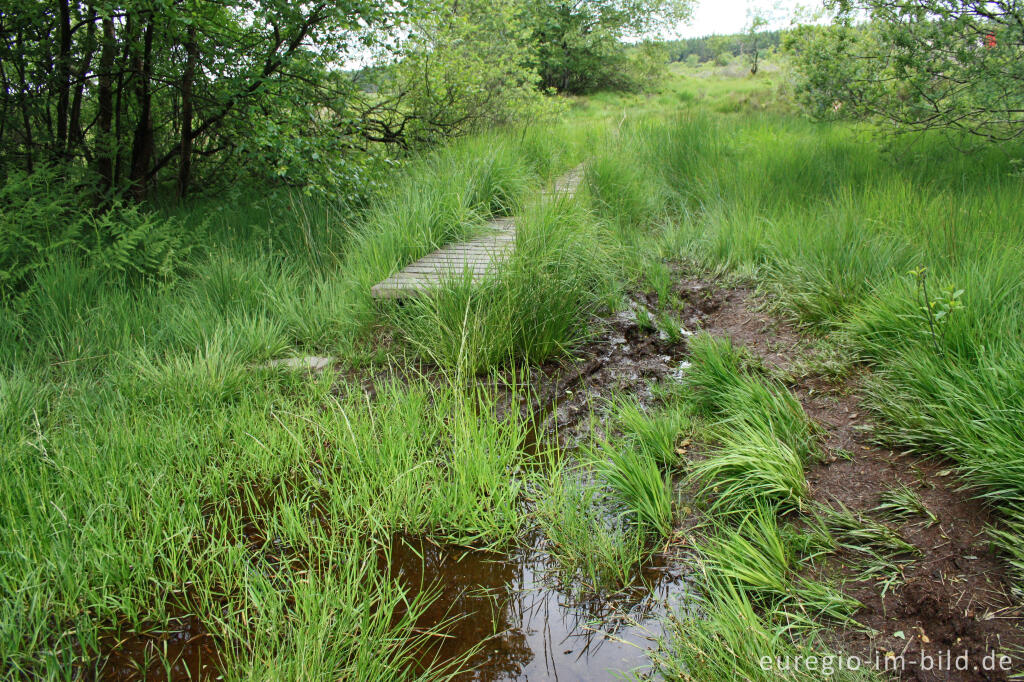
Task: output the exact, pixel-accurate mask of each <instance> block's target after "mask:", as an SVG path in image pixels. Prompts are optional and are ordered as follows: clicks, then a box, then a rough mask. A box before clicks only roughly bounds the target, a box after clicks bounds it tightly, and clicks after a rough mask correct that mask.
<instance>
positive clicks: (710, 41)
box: [665, 31, 783, 62]
mask: <svg viewBox="0 0 1024 682" xmlns="http://www.w3.org/2000/svg"><path fill="white" fill-rule="evenodd" d="M782 33H783V32H782V31H760V32H758V33H757V34H756V37H757V47H758V49H759V50H767V49H769V48H775V49H778V47H779V45H780V44H781V42H782ZM752 41H753V37H752V36H751V35H750V34H749V33H734V34H732V35H725V36H704V37H702V38H685V39H682V40H669V41H666V42H665V48H666V49H667V50H668V58H669V61H670V62H685V61H687V58H689V56H690V55H697V61H698V62H707V61H711V60H714V59H715V58H716V57H720V56H721V55H725V54H730V55H732V56H733V57H738V56H739V55H741V54H747V53H748V52H750V46H751V44H752ZM691 61H692V60H691Z"/></svg>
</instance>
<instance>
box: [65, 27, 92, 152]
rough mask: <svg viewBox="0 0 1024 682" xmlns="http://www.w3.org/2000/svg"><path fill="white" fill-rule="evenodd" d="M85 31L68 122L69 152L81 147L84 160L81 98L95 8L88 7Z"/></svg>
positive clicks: (83, 93) (89, 58)
mask: <svg viewBox="0 0 1024 682" xmlns="http://www.w3.org/2000/svg"><path fill="white" fill-rule="evenodd" d="M88 26H89V27H88V29H87V30H86V33H85V50H84V54H83V55H82V61H81V63H80V64H79V65H78V70H77V71H76V73H75V79H76V80H77V83H76V85H75V96H74V98H72V100H71V113H70V120H69V122H68V139H69V142H70V144H69V147H70V148H69V152H71V153H74V151H73V150H74V149H75V148H78V147H82V150H81V151H82V152H83V153H84V155H85V158H86V161H90V156H91V155H90V154H89V150H88V148H86V147H85V145H84V142H85V133H84V132H83V131H82V98H83V97H84V95H85V76H86V74H87V73H89V65H90V64H92V55H93V53H94V52H95V51H96V8H95V7H90V8H89V24H88Z"/></svg>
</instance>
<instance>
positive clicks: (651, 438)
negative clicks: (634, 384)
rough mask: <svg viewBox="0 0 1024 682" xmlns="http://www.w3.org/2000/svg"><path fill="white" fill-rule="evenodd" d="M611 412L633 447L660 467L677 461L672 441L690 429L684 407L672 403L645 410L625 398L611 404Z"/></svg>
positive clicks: (668, 465) (675, 442) (674, 442)
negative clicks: (670, 405) (668, 405)
mask: <svg viewBox="0 0 1024 682" xmlns="http://www.w3.org/2000/svg"><path fill="white" fill-rule="evenodd" d="M611 413H612V418H613V420H614V422H615V424H616V426H618V428H619V429H621V430H622V433H623V436H624V437H625V438H626V440H627V442H628V443H630V444H631V445H632V446H633V447H636V448H638V449H639V450H640V451H641V452H643V453H644V454H645V455H647V456H649V457H651V458H653V459H654V460H655V461H657V462H658V463H659V464H660V465H661V466H666V467H670V466H673V465H674V464H675V463H676V462H678V461H679V455H678V453H677V452H676V444H677V443H678V442H679V441H680V440H681V439H682V438H683V437H684V436H685V434H687V433H688V432H689V431H690V429H691V423H690V418H689V416H688V414H687V412H686V410H685V409H683V408H680V407H675V406H672V407H663V408H660V409H651V410H645V409H644V408H643V407H642V406H641V405H640V403H639V401H637V400H636V399H635V398H626V399H623V400H620V401H617V402H615V403H613V405H612V410H611Z"/></svg>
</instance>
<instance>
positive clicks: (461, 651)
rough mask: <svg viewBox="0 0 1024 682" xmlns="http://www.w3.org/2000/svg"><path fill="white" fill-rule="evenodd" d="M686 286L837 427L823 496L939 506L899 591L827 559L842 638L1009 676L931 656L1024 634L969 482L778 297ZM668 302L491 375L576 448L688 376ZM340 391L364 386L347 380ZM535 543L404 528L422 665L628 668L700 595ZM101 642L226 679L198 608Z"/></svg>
mask: <svg viewBox="0 0 1024 682" xmlns="http://www.w3.org/2000/svg"><path fill="white" fill-rule="evenodd" d="M674 293H675V294H676V296H677V297H678V299H679V300H680V301H681V302H682V309H681V311H680V312H681V315H682V317H681V319H682V321H683V323H684V325H685V327H686V328H687V329H688V330H691V331H696V330H699V329H703V330H706V331H708V332H710V333H712V334H714V335H727V336H730V337H732V339H733V340H734V341H735V342H736V343H737V344H740V345H743V346H745V347H746V348H748V349H749V351H750V352H751V353H752V354H753V355H754V356H755V357H757V358H759V359H760V360H761V361H762V362H763V364H764V365H765V366H766V367H767V368H768V370H769V371H772V372H774V373H777V374H778V375H779V376H781V377H783V378H784V379H785V381H786V383H787V385H788V386H789V388H790V389H791V390H792V391H793V392H794V394H795V395H796V396H797V397H798V398H799V399H800V401H801V403H802V405H803V407H804V409H805V410H806V412H807V413H808V415H810V416H811V418H812V419H814V420H815V421H816V422H817V423H818V424H820V425H821V426H822V427H823V430H824V435H823V450H824V457H823V458H822V461H820V462H816V463H813V464H812V465H810V466H809V469H808V473H807V475H808V480H809V482H810V486H811V491H812V496H813V498H814V500H815V501H817V502H819V503H822V504H829V505H833V506H839V505H843V506H845V507H848V508H849V509H851V510H853V511H855V512H857V513H861V514H865V515H868V516H871V515H874V518H876V519H877V520H882V518H881V517H879V516H878V515H877V514H874V512H873V511H872V510H873V509H874V508H875V507H876V506H877V505H878V503H879V496H880V495H881V493H882V492H883V491H885V490H886V489H888V488H889V487H891V486H892V485H894V484H896V483H901V484H905V485H908V486H910V487H912V488H913V489H914V490H916V491H917V492H919V494H920V495H921V497H922V499H923V500H924V502H925V504H926V506H927V507H928V509H929V510H930V511H931V512H932V513H933V514H934V515H935V516H936V517H937V518H938V523H936V524H934V525H927V524H925V523H924V522H923V521H922V520H921V519H913V518H911V519H908V520H907V521H904V522H900V523H891V522H890V525H891V527H892V528H893V529H894V530H896V531H897V532H898V533H899V534H900V535H901V536H902V537H903V538H904V539H905V540H907V541H908V542H910V543H912V544H913V545H914V546H916V547H917V548H918V549H919V550H920V551H921V555H920V556H919V557H916V558H915V557H909V558H907V560H906V561H905V562H902V563H901V564H900V566H901V567H902V574H903V575H902V577H901V580H900V584H898V585H896V586H894V587H890V588H888V589H883V587H882V586H881V585H880V584H879V583H878V582H876V581H873V580H863V579H859V577H858V576H857V575H856V574H855V572H854V571H853V570H852V569H851V568H850V567H851V566H854V565H855V564H856V562H857V560H858V559H859V557H856V556H851V555H848V554H845V553H844V552H840V553H839V554H838V555H837V556H835V557H834V558H833V559H832V560H830V561H829V562H828V563H827V564H826V565H825V566H824V567H820V568H819V569H818V570H820V571H821V572H823V573H825V574H827V576H829V577H833V578H837V579H840V580H843V581H845V587H844V590H845V591H846V592H847V593H848V594H849V595H850V596H852V597H855V598H856V599H858V600H859V601H860V602H861V603H862V604H864V608H863V609H862V610H861V611H860V612H858V613H857V614H856V615H855V617H856V618H857V620H858V621H859V622H860V623H862V624H863V625H864V626H866V628H868V629H869V630H870V634H865V632H864V631H863V630H862V629H856V628H840V629H838V630H834V631H833V633H834V636H833V641H831V642H830V644H832V645H833V646H834V647H835V648H837V649H839V650H842V651H846V652H848V653H852V654H856V655H859V656H861V657H862V659H863V660H865V661H874V660H877V659H879V658H881V659H884V657H885V656H886V655H889V654H890V652H891V654H892V655H896V656H899V655H902V656H903V657H904V658H903V660H904V661H905V666H904V667H903V669H902V671H901V677H902V679H907V680H990V679H1006V675H1005V674H1004V673H1001V672H999V671H992V672H986V671H984V670H981V669H979V670H977V671H975V670H965V671H956V670H948V668H950V667H954V665H955V664H949V665H945V666H944V667H945V668H946V669H943V670H941V671H936V670H931V671H928V670H923V669H922V667H923V666H922V665H920V662H921V661H922V657H921V654H922V653H923V654H927V655H928V656H930V657H932V660H935V659H939V660H942V659H941V657H943V656H946V655H947V654H946V652H947V651H948V652H952V657H953V659H955V658H956V657H957V656H959V655H961V654H962V653H964V652H965V651H966V652H967V654H968V659H969V661H970V664H971V665H974V664H975V663H977V664H978V665H979V666H981V665H982V663H983V661H984V657H985V655H986V654H988V653H989V652H990V651H992V650H993V649H998V650H999V651H1001V652H1006V651H1008V650H1010V649H1011V648H1012V647H1014V646H1020V645H1022V644H1024V638H1022V636H1021V630H1020V629H1019V627H1018V623H1019V621H1018V618H1019V617H1020V615H1021V613H1020V611H1019V610H1018V608H1017V605H1016V604H1015V603H1014V601H1013V600H1012V598H1011V597H1010V596H1009V589H1008V586H1009V583H1008V579H1007V574H1006V572H1005V570H1004V567H1003V566H1002V564H1001V563H1000V561H999V559H998V557H996V556H995V555H994V554H993V553H992V551H991V549H990V548H989V546H988V543H987V540H986V537H985V534H984V528H985V526H986V524H988V523H990V522H991V520H992V519H991V518H990V516H989V514H988V512H987V510H986V509H985V508H984V507H983V506H982V505H981V504H979V503H978V502H976V501H974V500H972V499H971V498H970V497H969V496H968V495H967V494H965V493H964V492H962V491H959V490H958V481H957V479H956V477H955V476H954V475H949V474H948V468H947V467H946V466H945V465H944V464H943V463H942V462H939V461H931V460H926V459H923V458H922V457H920V456H916V455H910V454H907V453H903V452H900V451H899V450H896V449H892V448H886V447H881V446H879V445H878V443H877V442H875V440H874V439H873V437H872V433H873V430H872V425H871V421H870V416H869V414H868V411H867V410H866V409H865V407H864V406H863V405H862V404H861V400H860V398H859V397H858V390H859V385H860V379H859V377H858V376H857V375H856V373H854V375H853V376H852V377H850V376H844V377H842V378H836V377H834V376H832V375H829V374H827V373H826V372H824V371H823V370H822V369H821V365H820V363H819V364H815V363H814V362H809V360H813V359H814V358H815V354H816V353H817V352H818V351H817V350H816V348H817V344H816V343H815V342H814V341H813V340H812V339H810V338H809V337H807V336H805V335H802V334H801V333H799V331H798V330H796V329H794V328H793V327H792V326H790V325H788V324H786V323H784V322H782V321H780V320H779V319H777V318H775V317H773V316H772V315H769V314H768V313H766V312H764V310H763V309H762V304H763V303H764V300H763V299H760V298H758V297H757V296H756V295H755V294H754V292H753V291H752V290H750V289H747V288H742V287H739V288H737V287H730V286H726V285H725V284H724V283H721V282H717V281H713V280H708V279H702V278H696V277H689V276H687V275H685V274H684V273H683V272H680V273H679V275H678V282H677V285H676V287H675V292H674ZM655 303H656V301H653V300H651V299H650V298H649V297H644V296H641V295H636V296H635V297H634V298H633V299H632V300H631V304H630V308H629V309H628V310H625V311H623V312H621V313H619V314H617V315H614V316H612V317H611V318H609V319H606V320H603V321H599V323H598V325H597V332H596V334H595V336H594V337H593V339H592V340H591V342H590V343H588V344H587V345H586V346H585V347H584V348H582V349H581V350H579V351H578V352H577V353H576V354H575V355H574V357H572V358H569V359H563V360H559V361H552V362H548V363H545V364H543V365H541V366H539V367H534V368H531V369H530V372H531V377H530V383H531V386H532V388H533V391H534V393H533V395H532V396H531V397H530V398H529V399H526V400H524V401H521V402H513V401H514V400H517V397H516V396H514V395H513V394H512V392H510V391H507V390H506V389H505V388H504V387H503V383H502V381H501V379H500V378H499V379H498V381H495V382H494V383H493V384H490V385H488V388H490V389H491V390H493V392H494V393H493V394H494V395H496V396H497V397H498V404H499V408H500V409H504V410H519V411H520V413H521V415H522V416H523V417H525V418H527V419H529V420H531V422H532V423H533V427H532V429H531V431H530V433H529V434H528V436H527V442H526V443H524V444H523V447H524V449H525V450H527V451H528V452H530V451H533V450H535V449H536V448H537V447H539V444H540V443H551V444H554V445H555V446H557V447H559V448H561V449H563V450H564V451H566V452H568V451H571V449H572V448H573V446H574V445H575V444H576V443H577V442H579V441H580V440H581V439H582V438H584V437H590V436H591V435H592V434H594V432H597V433H598V434H600V432H601V430H602V429H603V428H604V425H603V416H604V412H605V410H606V408H607V404H608V401H609V400H611V399H613V398H621V397H627V396H632V397H634V398H635V399H637V400H639V401H640V402H641V404H648V403H652V402H655V401H656V400H657V398H656V397H655V395H654V394H653V393H652V392H651V385H652V384H653V383H656V382H658V381H661V380H664V379H666V378H671V377H678V376H680V375H681V373H682V372H684V371H685V368H686V366H687V365H686V359H687V355H688V354H687V343H686V335H685V334H684V335H682V336H681V337H680V336H677V337H675V338H674V339H672V338H669V337H668V336H667V335H666V334H664V333H661V332H659V331H658V330H657V329H655V328H653V327H652V326H651V325H650V324H649V323H647V322H646V321H647V320H648V319H650V318H649V316H648V315H647V314H646V313H645V311H644V309H645V308H646V309H648V310H652V309H654V307H655V305H654V304H655ZM637 311H639V314H637ZM815 367H818V368H819V369H814V368H815ZM336 369H338V370H339V371H340V381H341V382H342V383H344V384H347V385H349V386H350V385H352V384H356V385H361V386H362V388H363V390H364V391H365V392H366V393H367V396H368V398H370V399H373V398H374V393H375V389H374V385H375V383H376V382H377V381H380V380H381V379H386V378H399V379H401V378H403V377H406V378H409V377H413V376H415V377H417V378H424V377H426V378H427V379H428V380H429V379H433V380H436V381H438V382H441V381H445V378H444V377H443V376H442V375H441V374H440V373H438V372H437V371H436V370H434V369H432V368H430V367H427V366H416V365H412V364H409V365H405V366H402V367H390V368H387V369H381V368H379V367H377V368H361V369H359V370H355V369H348V370H346V369H345V368H342V367H338V368H336ZM481 381H482V382H484V381H487V382H490V381H492V380H484V379H481ZM339 390H349V389H348V388H347V387H342V386H340V385H339ZM266 505H267V506H268V507H271V506H272V502H271V501H267V502H266ZM258 506H261V507H262V506H263V503H260V504H259V505H258ZM239 509H240V513H241V519H242V521H243V526H244V528H243V534H244V535H245V542H246V545H247V546H248V547H249V548H250V551H251V552H252V553H253V556H254V560H255V561H257V563H258V564H259V565H260V566H261V567H263V568H264V569H265V570H268V571H269V572H270V573H274V572H276V571H278V570H289V567H290V565H291V561H290V559H289V556H290V554H291V553H290V552H289V550H288V548H286V547H279V546H278V545H277V544H275V540H274V539H273V538H267V537H265V534H264V533H263V532H262V530H261V526H262V524H260V523H259V516H260V513H261V512H262V513H267V509H241V508H239ZM525 544H526V545H527V547H530V549H522V550H516V551H512V552H510V553H505V554H496V553H492V552H483V551H477V550H467V549H466V548H456V547H444V546H438V545H434V544H431V543H430V542H428V541H425V540H423V539H413V538H405V537H399V538H394V539H393V540H392V542H391V543H390V546H389V551H387V552H384V551H382V552H381V554H380V555H379V556H378V564H379V567H380V568H381V570H382V571H384V572H385V573H386V574H387V575H388V576H390V577H392V578H394V579H396V580H398V581H399V582H400V583H401V584H402V585H403V587H405V589H406V590H407V592H408V594H409V598H410V599H411V598H412V597H413V596H414V595H415V594H416V593H417V592H419V591H422V590H428V591H433V593H436V594H437V599H436V600H435V601H434V602H433V604H432V605H431V606H430V608H429V609H428V610H427V611H426V612H425V613H424V614H423V615H422V617H421V618H420V619H419V621H418V622H417V627H418V629H419V630H420V631H421V632H426V631H434V630H438V629H440V630H441V631H442V632H443V633H444V636H440V637H431V638H429V639H428V640H426V641H425V642H424V643H422V645H421V646H420V648H419V649H418V651H417V654H418V655H417V661H418V665H419V666H420V668H421V669H426V668H428V667H431V666H433V667H434V669H435V670H436V669H437V667H438V666H440V667H444V665H445V664H446V663H448V662H451V661H459V660H461V659H463V658H466V659H467V661H468V668H469V671H468V672H466V673H464V674H463V675H462V676H461V677H460V678H459V679H469V680H526V679H557V680H576V679H579V680H600V679H619V678H621V675H622V673H623V672H624V671H631V670H637V671H641V672H642V671H643V670H645V669H646V668H645V666H646V665H647V656H646V653H645V650H646V649H648V648H651V647H652V646H653V644H654V642H653V640H654V639H656V636H657V635H658V634H659V633H660V630H659V627H660V625H659V623H660V617H661V616H663V615H665V614H666V613H668V612H669V610H670V609H673V608H675V607H678V606H679V605H680V604H682V603H685V600H686V598H687V595H688V594H689V590H688V586H687V582H686V573H685V560H683V559H681V558H679V557H662V556H655V557H654V559H653V560H652V561H651V562H650V563H649V564H648V565H646V566H645V567H643V568H642V569H641V570H640V571H639V573H638V575H637V576H636V580H635V581H634V584H633V586H632V587H631V588H630V589H628V590H625V591H623V592H621V593H619V594H616V595H611V596H608V595H601V596H600V597H599V596H598V595H591V598H587V597H584V598H583V599H581V598H580V592H581V591H580V590H578V589H574V588H573V586H563V585H560V584H559V582H558V580H557V577H556V576H555V575H554V574H553V571H552V570H550V569H551V566H550V562H549V559H548V557H547V556H546V555H545V554H544V552H543V543H542V542H540V541H538V542H536V543H525ZM583 592H584V594H586V592H585V591H583ZM103 649H104V654H103V659H102V660H103V665H102V667H101V669H100V675H99V678H100V679H114V680H133V679H142V678H143V672H142V671H140V669H139V662H140V661H146V660H147V659H146V655H147V653H149V652H154V651H161V652H163V651H167V660H169V661H174V663H173V666H174V667H173V668H172V673H173V674H172V675H171V677H170V679H204V678H212V677H215V674H214V673H213V671H214V670H215V667H214V666H215V665H216V663H217V661H218V660H219V659H218V657H217V654H216V648H215V646H214V640H213V638H212V637H211V636H210V635H209V633H207V632H206V631H204V630H202V628H201V625H200V624H199V623H198V621H195V620H194V619H187V618H180V619H175V620H172V627H171V628H166V629H165V631H163V632H161V631H157V630H153V631H150V632H148V633H147V634H145V635H130V634H129V635H123V636H114V635H111V636H108V637H106V638H104V644H103ZM156 665H162V664H160V663H159V662H156ZM1014 665H1015V666H1017V665H1019V664H1018V663H1016V662H1015V663H1014ZM143 667H145V665H144V666H143ZM933 667H935V666H933ZM938 667H943V666H942V664H941V663H940V665H939V666H938ZM1015 669H1016V667H1015ZM134 671H139V672H137V673H136V672H134ZM157 672H158V673H159V674H156V675H155V677H156V678H159V679H164V678H165V674H164V673H163V668H162V667H161V668H159V669H154V670H153V671H151V675H152V674H153V673H157Z"/></svg>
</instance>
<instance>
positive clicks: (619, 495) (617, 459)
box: [591, 441, 673, 538]
mask: <svg viewBox="0 0 1024 682" xmlns="http://www.w3.org/2000/svg"><path fill="white" fill-rule="evenodd" d="M591 458H592V460H593V461H594V462H595V467H596V469H597V472H598V475H599V476H600V477H601V480H602V481H603V482H604V483H605V485H607V486H608V489H609V490H610V492H611V495H612V497H613V498H614V499H615V500H616V501H617V502H618V504H619V505H620V506H621V508H622V510H623V513H624V515H626V517H627V518H630V519H632V520H633V521H634V522H635V523H636V525H637V526H638V527H639V528H640V529H641V530H642V531H644V532H645V533H649V534H652V535H653V536H654V537H655V538H664V537H666V536H667V535H668V534H669V532H670V531H671V530H672V497H673V495H672V486H671V483H670V480H669V479H668V478H666V477H665V475H664V474H662V472H661V468H660V467H659V466H658V461H657V460H656V459H654V458H653V457H652V456H650V455H648V454H646V453H645V452H643V451H642V450H639V449H636V448H632V447H629V445H626V444H612V443H609V442H608V441H604V442H602V443H600V444H599V445H598V446H597V448H596V449H595V450H594V451H593V452H592V453H591Z"/></svg>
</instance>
